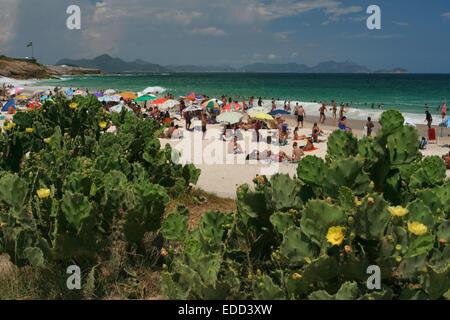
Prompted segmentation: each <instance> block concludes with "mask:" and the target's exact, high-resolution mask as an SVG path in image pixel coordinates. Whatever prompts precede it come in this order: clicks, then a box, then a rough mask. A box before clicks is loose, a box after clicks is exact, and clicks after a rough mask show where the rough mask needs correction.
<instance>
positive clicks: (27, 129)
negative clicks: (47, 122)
mask: <svg viewBox="0 0 450 320" xmlns="http://www.w3.org/2000/svg"><path fill="white" fill-rule="evenodd" d="M25 131H26V132H27V133H33V131H34V129H33V128H26V129H25Z"/></svg>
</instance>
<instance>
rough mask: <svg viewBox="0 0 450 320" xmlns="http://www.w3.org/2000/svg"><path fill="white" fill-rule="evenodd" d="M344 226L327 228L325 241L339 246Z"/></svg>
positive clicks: (343, 235)
mask: <svg viewBox="0 0 450 320" xmlns="http://www.w3.org/2000/svg"><path fill="white" fill-rule="evenodd" d="M344 231H345V228H343V227H331V228H330V229H328V233H327V241H328V242H329V243H331V244H332V245H333V246H339V245H341V244H342V242H343V241H344V238H345V234H344Z"/></svg>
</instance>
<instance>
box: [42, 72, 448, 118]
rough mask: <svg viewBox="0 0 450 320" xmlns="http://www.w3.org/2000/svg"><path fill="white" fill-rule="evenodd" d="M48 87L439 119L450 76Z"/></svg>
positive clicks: (177, 77)
mask: <svg viewBox="0 0 450 320" xmlns="http://www.w3.org/2000/svg"><path fill="white" fill-rule="evenodd" d="M44 84H45V85H60V86H63V87H72V88H81V89H84V88H89V89H90V90H94V89H110V88H112V89H116V90H124V91H125V90H126V91H128V90H131V91H135V92H139V91H141V90H144V89H145V88H147V87H153V86H160V87H163V88H166V89H167V90H168V91H169V92H171V93H174V94H175V95H176V96H181V95H186V94H187V93H190V92H192V91H195V92H196V93H197V94H206V95H208V96H210V97H218V96H221V95H227V96H233V97H234V96H240V97H243V96H244V97H249V96H255V97H262V98H264V99H272V98H274V99H279V100H292V101H307V102H316V101H317V102H318V101H327V102H330V101H331V100H336V101H337V102H338V103H341V102H344V103H349V104H350V105H351V107H352V108H356V109H371V107H372V104H375V108H377V107H378V105H380V104H384V106H385V109H388V108H394V109H398V110H400V111H402V112H407V113H413V114H414V113H416V114H423V112H424V106H425V104H428V105H429V106H430V111H432V113H434V114H438V113H439V112H438V111H437V110H438V107H440V106H441V105H442V103H443V102H444V100H445V99H446V98H449V99H450V75H436V74H434V75H426V74H166V75H108V76H79V77H71V78H63V79H61V80H51V81H46V82H45V83H44Z"/></svg>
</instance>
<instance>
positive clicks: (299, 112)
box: [295, 103, 306, 128]
mask: <svg viewBox="0 0 450 320" xmlns="http://www.w3.org/2000/svg"><path fill="white" fill-rule="evenodd" d="M295 115H296V116H297V127H300V125H301V128H303V122H304V121H305V116H306V112H305V109H304V108H303V106H299V105H298V103H297V105H296V107H295Z"/></svg>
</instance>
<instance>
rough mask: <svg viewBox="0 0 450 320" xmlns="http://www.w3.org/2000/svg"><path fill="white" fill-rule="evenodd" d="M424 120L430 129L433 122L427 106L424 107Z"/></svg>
mask: <svg viewBox="0 0 450 320" xmlns="http://www.w3.org/2000/svg"><path fill="white" fill-rule="evenodd" d="M425 122H426V123H427V126H428V128H429V129H431V124H432V123H433V117H432V116H431V113H430V110H428V107H427V108H426V109H425Z"/></svg>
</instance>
